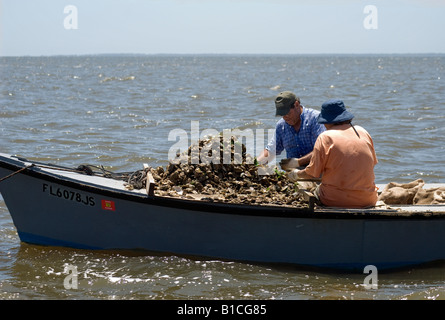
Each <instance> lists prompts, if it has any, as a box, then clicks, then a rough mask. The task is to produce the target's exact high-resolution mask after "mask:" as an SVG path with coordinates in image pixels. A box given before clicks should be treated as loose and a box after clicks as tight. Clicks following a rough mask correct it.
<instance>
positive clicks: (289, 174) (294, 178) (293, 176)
mask: <svg viewBox="0 0 445 320" xmlns="http://www.w3.org/2000/svg"><path fill="white" fill-rule="evenodd" d="M298 171H300V170H298V169H293V170H292V171H290V172H287V173H286V176H287V178H288V179H289V180H290V181H292V182H296V181H298V180H299V178H300V177H299V176H298Z"/></svg>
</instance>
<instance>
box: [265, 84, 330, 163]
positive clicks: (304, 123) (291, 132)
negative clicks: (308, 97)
mask: <svg viewBox="0 0 445 320" xmlns="http://www.w3.org/2000/svg"><path fill="white" fill-rule="evenodd" d="M275 107H276V116H282V117H283V118H282V119H280V120H279V121H278V123H277V125H276V129H275V134H274V137H273V138H272V139H271V141H270V142H269V144H268V145H267V146H266V148H265V149H264V150H263V152H262V153H261V154H260V155H259V156H258V158H257V161H258V162H259V163H263V164H264V163H267V162H270V161H272V160H273V159H274V158H275V156H276V155H280V154H281V152H283V150H286V155H287V159H285V160H283V161H282V162H281V163H280V164H281V167H282V168H283V169H284V170H289V169H292V168H297V167H302V166H306V165H307V164H308V163H309V162H310V160H311V156H312V150H313V148H314V144H315V141H316V140H317V137H318V135H319V134H320V133H322V132H323V131H325V130H326V128H325V127H324V126H323V125H320V124H319V123H318V121H317V118H318V115H319V114H320V112H319V111H316V110H313V109H310V108H306V107H303V106H302V105H301V104H300V99H299V98H298V97H297V96H296V95H295V94H294V93H292V92H290V91H284V92H281V93H280V94H279V95H278V96H277V97H276V98H275Z"/></svg>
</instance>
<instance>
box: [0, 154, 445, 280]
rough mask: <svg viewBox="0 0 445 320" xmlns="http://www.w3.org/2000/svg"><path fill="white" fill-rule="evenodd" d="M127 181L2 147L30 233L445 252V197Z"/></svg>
mask: <svg viewBox="0 0 445 320" xmlns="http://www.w3.org/2000/svg"><path fill="white" fill-rule="evenodd" d="M152 182H153V181H152V180H149V183H147V188H146V189H133V190H131V189H129V188H128V187H127V186H126V183H125V181H123V180H118V179H113V178H109V177H107V176H105V175H99V174H91V173H86V172H83V171H79V170H73V169H72V168H68V167H63V166H58V165H53V164H48V163H41V162H37V161H31V160H27V159H25V158H22V157H19V156H13V155H7V154H2V153H0V192H1V195H2V197H3V199H4V201H5V204H6V206H7V208H8V210H9V212H10V214H11V217H12V220H13V223H14V226H15V228H16V229H17V233H18V236H19V238H20V241H22V242H24V243H31V244H36V245H45V246H62V247H71V248H76V249H86V250H113V251H115V250H123V251H128V250H135V251H138V252H139V251H141V250H142V251H146V252H152V253H156V254H161V255H171V254H173V255H178V256H187V257H199V258H209V259H221V260H224V261H240V262H249V263H261V264H285V265H288V264H290V265H295V266H301V267H315V268H327V269H335V270H344V271H360V272H363V270H364V268H366V267H367V266H369V265H372V266H375V267H376V268H377V270H388V269H394V268H402V267H407V266H413V265H418V264H423V263H427V262H432V261H437V260H444V259H445V206H444V205H418V206H414V205H398V206H395V205H392V206H385V207H373V208H367V209H346V208H332V207H319V206H313V205H310V206H307V207H302V208H294V207H286V206H276V205H275V206H274V205H252V204H230V203H223V202H212V201H203V200H196V199H184V198H180V197H176V198H175V197H165V196H157V195H155V194H154V193H153V191H152V188H151V186H152Z"/></svg>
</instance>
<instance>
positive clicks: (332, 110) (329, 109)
mask: <svg viewBox="0 0 445 320" xmlns="http://www.w3.org/2000/svg"><path fill="white" fill-rule="evenodd" d="M353 118H354V115H353V114H352V113H350V112H349V111H347V110H346V108H345V105H344V103H343V101H341V100H336V99H331V100H328V101H326V102H325V103H323V105H322V106H321V112H320V114H319V115H318V123H320V124H332V123H338V122H343V121H347V120H352V119H353Z"/></svg>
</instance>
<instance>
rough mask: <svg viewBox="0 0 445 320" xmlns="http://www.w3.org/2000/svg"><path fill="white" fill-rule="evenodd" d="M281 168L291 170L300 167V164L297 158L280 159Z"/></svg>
mask: <svg viewBox="0 0 445 320" xmlns="http://www.w3.org/2000/svg"><path fill="white" fill-rule="evenodd" d="M280 166H281V169H283V170H285V171H290V170H292V169H295V168H298V167H299V166H300V164H299V163H298V159H297V158H288V159H283V160H281V161H280Z"/></svg>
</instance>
